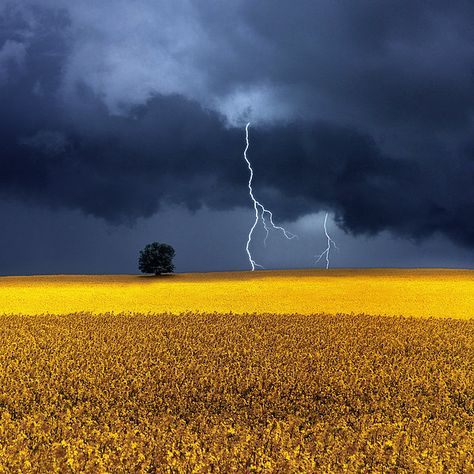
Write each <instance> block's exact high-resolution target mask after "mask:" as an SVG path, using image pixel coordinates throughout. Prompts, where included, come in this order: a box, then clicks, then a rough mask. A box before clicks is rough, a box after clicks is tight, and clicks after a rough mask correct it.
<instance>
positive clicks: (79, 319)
mask: <svg viewBox="0 0 474 474" xmlns="http://www.w3.org/2000/svg"><path fill="white" fill-rule="evenodd" d="M0 340H1V344H0V418H1V420H0V421H1V423H0V472H2V473H11V472H15V473H16V472H18V473H33V472H34V473H54V472H57V473H68V472H74V473H76V472H77V473H79V472H82V473H105V472H109V473H131V472H139V473H153V472H159V473H161V472H168V473H172V472H190V473H191V472H196V473H197V472H203V473H204V472H281V473H287V472H325V473H331V472H334V473H336V472H407V473H408V472H410V473H411V472H415V473H417V472H419V473H425V472H426V473H431V472H432V473H443V472H460V473H461V472H463V473H468V472H474V454H473V450H472V447H473V446H474V431H473V425H474V320H472V319H465V320H455V319H434V318H429V319H418V318H403V317H382V316H368V315H358V316H354V315H326V314H315V315H298V314H287V315H276V314H239V315H238V314H218V313H213V314H203V313H183V314H180V315H172V314H151V313H150V314H115V315H114V314H102V315H92V314H89V313H75V314H64V315H50V314H42V315H37V316H25V315H4V316H0Z"/></svg>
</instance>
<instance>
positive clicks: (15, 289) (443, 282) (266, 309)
mask: <svg viewBox="0 0 474 474" xmlns="http://www.w3.org/2000/svg"><path fill="white" fill-rule="evenodd" d="M473 295H474V271H472V270H438V269H421V270H406V269H405V270H402V269H370V270H363V269H362V270H361V269H353V270H291V271H289V270H286V271H259V272H229V273H190V274H177V275H172V276H164V277H161V278H155V277H148V276H138V275H102V276H97V275H94V276H87V275H85V276H76V275H59V276H39V277H38V276H35V277H3V278H1V279H0V302H1V303H0V305H1V306H0V313H1V312H4V313H22V314H39V313H56V314H62V313H73V312H81V311H88V312H93V313H104V312H109V311H114V312H117V313H120V312H129V311H131V312H142V313H146V312H154V313H161V312H173V313H180V312H183V311H205V312H214V311H217V312H221V313H227V312H230V311H232V312H234V313H246V312H249V313H252V312H256V313H279V314H282V313H300V314H312V313H322V312H324V313H331V314H335V313H348V314H350V313H356V314H357V313H367V314H380V315H394V316H397V315H405V316H421V317H428V316H435V317H455V318H470V317H472V316H474V298H473Z"/></svg>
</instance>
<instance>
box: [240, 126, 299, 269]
mask: <svg viewBox="0 0 474 474" xmlns="http://www.w3.org/2000/svg"><path fill="white" fill-rule="evenodd" d="M249 127H250V122H249V123H247V125H246V126H245V143H246V146H245V150H244V159H245V161H246V163H247V166H248V169H249V172H250V176H249V182H248V188H249V195H250V198H251V199H252V202H253V208H254V211H255V221H254V223H253V225H252V227H251V228H250V231H249V235H248V239H247V245H246V246H245V250H246V251H247V255H248V258H249V262H250V266H251V267H252V271H254V270H255V267H259V268H263V267H262V265H259V264H258V263H256V262H255V260H254V259H253V258H252V254H251V252H250V244H251V242H252V235H253V231H254V230H255V228H256V227H257V225H258V221H259V220H260V219H261V220H262V224H263V228H264V229H265V239H264V240H263V243H264V245H265V246H266V245H267V238H268V234H269V233H270V229H269V225H270V226H271V228H273V229H275V230H279V231H281V232H282V233H283V235H284V236H285V237H286V238H287V239H288V240H291V239H294V238H295V237H297V236H296V235H295V234H292V233H291V232H288V231H287V230H286V229H285V228H283V227H281V226H279V225H275V223H274V222H273V214H272V212H271V211H269V210H268V209H267V208H265V207H264V206H263V204H261V203H260V202H259V201H257V199H255V196H254V194H253V188H252V181H253V169H252V165H251V164H250V161H249V159H248V158H247V150H248V149H249V146H250V144H249ZM267 216H268V222H269V224H268V222H267V220H266V218H267Z"/></svg>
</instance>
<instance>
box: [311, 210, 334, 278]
mask: <svg viewBox="0 0 474 474" xmlns="http://www.w3.org/2000/svg"><path fill="white" fill-rule="evenodd" d="M327 222H328V213H327V212H326V215H325V216H324V233H325V234H326V238H327V241H328V246H327V247H326V250H324V252H323V253H322V254H321V255H319V256H318V258H317V260H316V263H318V262H319V261H320V260H321V259H322V258H323V257H324V256H326V270H327V269H328V268H329V253H330V252H331V246H333V247H334V248H335V249H336V250H339V248H338V246H337V245H336V242H334V240H332V239H331V237H330V236H329V234H328V227H327Z"/></svg>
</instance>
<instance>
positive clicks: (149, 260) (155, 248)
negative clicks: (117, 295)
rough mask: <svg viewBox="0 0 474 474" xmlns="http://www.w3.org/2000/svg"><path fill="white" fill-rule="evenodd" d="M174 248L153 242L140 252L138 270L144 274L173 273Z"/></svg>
mask: <svg viewBox="0 0 474 474" xmlns="http://www.w3.org/2000/svg"><path fill="white" fill-rule="evenodd" d="M174 255H175V251H174V248H173V247H171V245H168V244H160V243H159V242H153V243H151V244H148V245H147V246H145V248H144V249H143V250H141V251H140V256H139V258H138V268H139V269H140V271H141V272H142V273H154V274H155V275H161V274H162V273H171V272H172V271H173V270H174V265H173V257H174Z"/></svg>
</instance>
